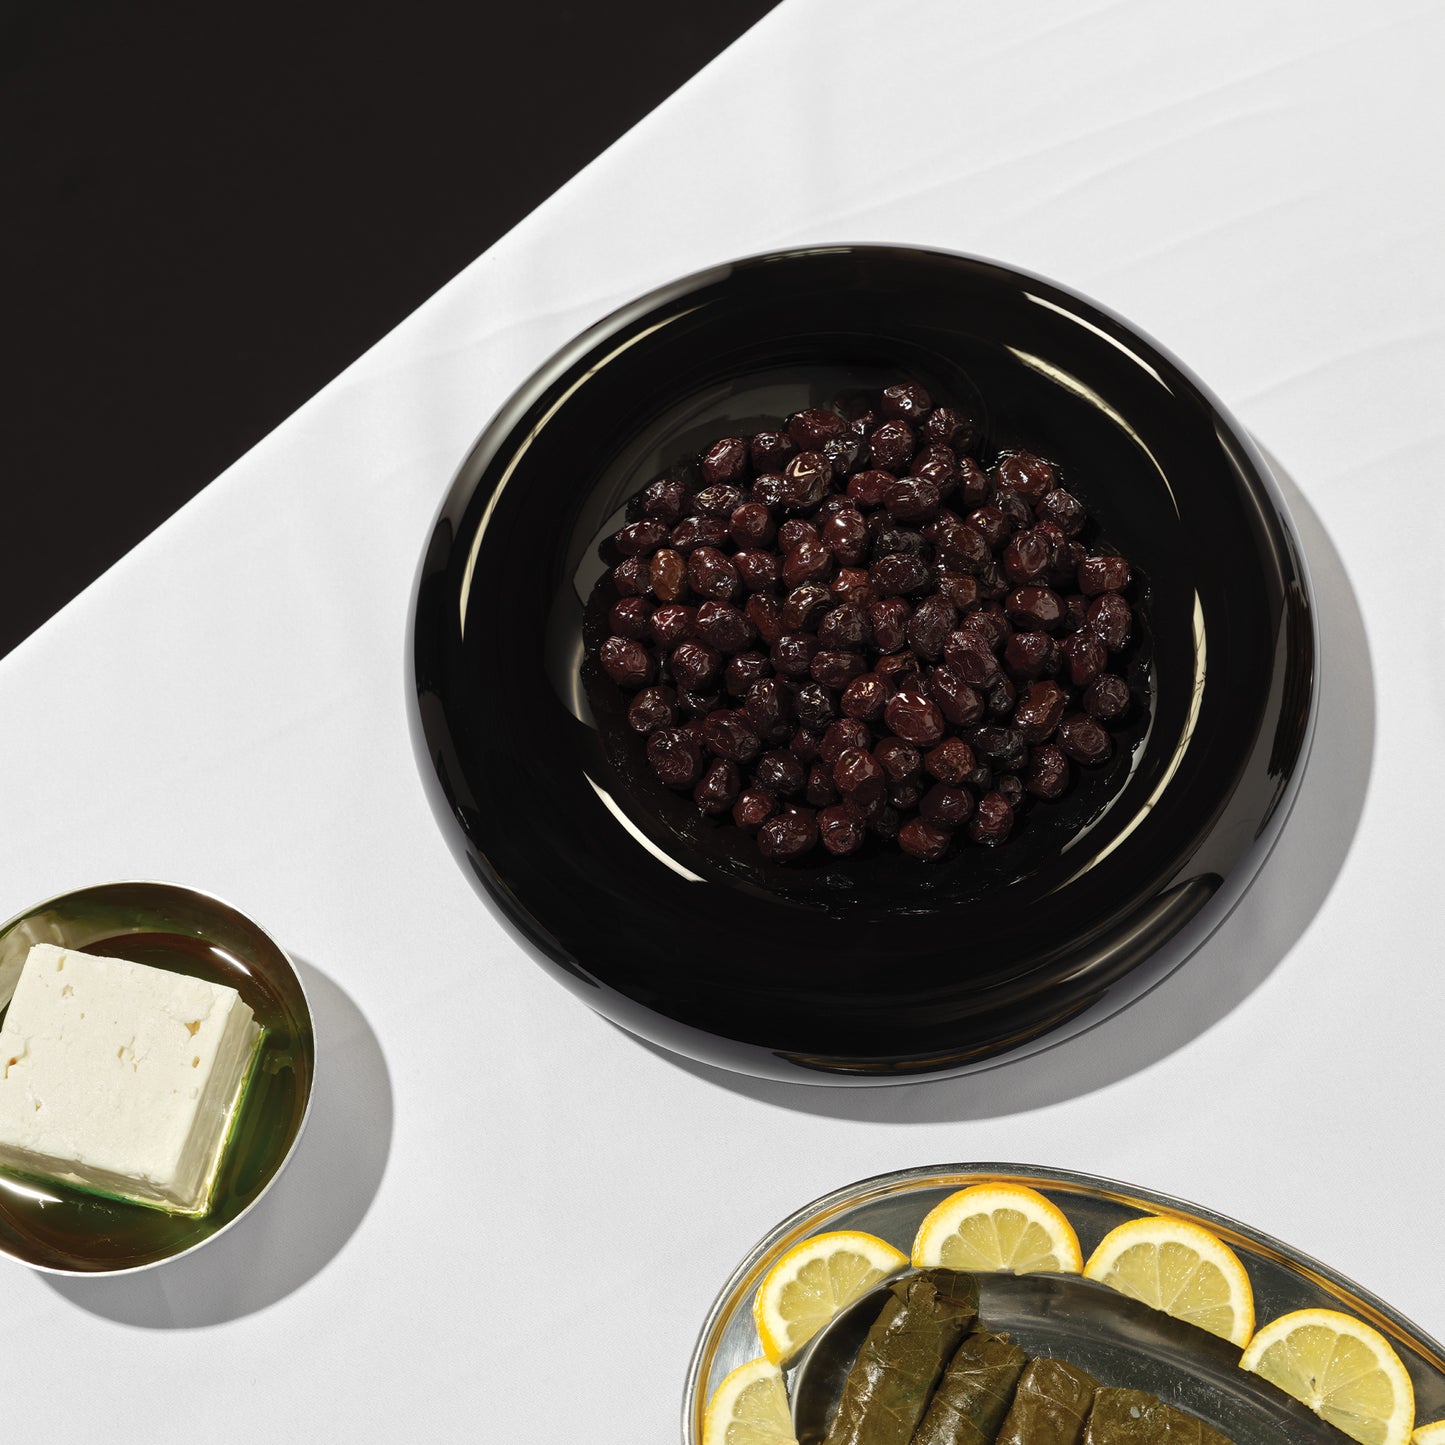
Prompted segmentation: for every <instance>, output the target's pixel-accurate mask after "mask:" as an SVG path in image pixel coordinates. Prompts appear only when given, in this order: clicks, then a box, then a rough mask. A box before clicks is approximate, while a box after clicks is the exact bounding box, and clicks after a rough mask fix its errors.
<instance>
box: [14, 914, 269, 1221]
mask: <svg viewBox="0 0 1445 1445" xmlns="http://www.w3.org/2000/svg"><path fill="white" fill-rule="evenodd" d="M260 1035H261V1029H260V1027H259V1026H258V1025H257V1024H256V1022H255V1019H254V1017H253V1015H252V1012H251V1009H250V1008H249V1006H248V1005H247V1004H245V1003H243V1002H242V1000H241V998H240V995H239V994H237V992H236V990H235V989H233V988H227V987H225V986H224V985H219V984H213V983H207V982H206V981H205V980H203V979H197V978H189V977H187V976H186V975H184V974H179V973H170V972H168V971H167V970H166V969H161V968H151V967H149V966H147V965H146V964H141V963H130V962H128V961H127V960H125V959H121V958H103V957H100V956H99V955H96V954H90V953H81V952H78V951H77V950H75V949H67V948H57V947H56V946H55V945H54V944H51V943H37V944H35V945H34V946H33V947H32V948H31V949H30V952H29V954H28V955H27V956H26V959H25V967H24V969H23V970H22V971H21V975H20V981H19V983H18V984H17V986H16V989H15V996H14V998H13V999H12V1000H11V1003H10V1009H9V1012H8V1013H7V1014H6V1015H5V1019H4V1024H3V1026H0V1169H4V1170H13V1171H14V1172H17V1173H21V1174H28V1175H31V1176H38V1177H40V1178H45V1179H54V1180H60V1181H62V1182H64V1183H67V1184H74V1185H77V1186H79V1187H80V1188H82V1189H89V1190H93V1191H96V1192H98V1193H102V1194H112V1195H117V1196H119V1197H121V1198H123V1199H131V1200H134V1201H135V1202H136V1203H138V1204H148V1205H152V1206H154V1207H156V1208H160V1209H165V1210H168V1211H171V1212H173V1213H179V1214H204V1213H205V1212H206V1210H207V1208H208V1207H209V1204H210V1195H211V1190H212V1187H213V1186H214V1184H215V1179H216V1174H217V1172H218V1170H219V1168H220V1162H221V1155H222V1153H223V1152H224V1149H225V1145H226V1138H227V1134H228V1132H229V1130H230V1124H231V1116H232V1114H233V1112H234V1111H235V1108H236V1104H237V1102H238V1100H239V1097H240V1093H241V1089H242V1085H243V1084H244V1082H245V1078H246V1074H247V1072H248V1070H249V1068H250V1065H251V1060H252V1058H253V1057H254V1055H255V1052H256V1044H257V1041H258V1040H259V1038H260Z"/></svg>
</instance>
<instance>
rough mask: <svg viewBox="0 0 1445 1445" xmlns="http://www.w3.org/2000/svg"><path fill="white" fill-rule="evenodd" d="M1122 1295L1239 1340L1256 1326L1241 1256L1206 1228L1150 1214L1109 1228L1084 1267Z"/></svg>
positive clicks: (1088, 1276) (1087, 1275) (1090, 1276)
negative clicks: (1240, 1259) (1115, 1227)
mask: <svg viewBox="0 0 1445 1445" xmlns="http://www.w3.org/2000/svg"><path fill="white" fill-rule="evenodd" d="M1084 1278H1085V1279H1096V1280H1098V1281H1099V1283H1100V1284H1106V1285H1108V1286H1109V1287H1110V1289H1116V1290H1118V1291H1119V1292H1120V1294H1126V1295H1129V1296H1131V1297H1132V1298H1134V1299H1137V1300H1142V1301H1143V1302H1144V1303H1145V1304H1146V1305H1152V1306H1153V1307H1154V1308H1155V1309H1156V1310H1163V1311H1164V1313H1165V1314H1166V1315H1172V1316H1173V1317H1174V1318H1175V1319H1176V1320H1184V1321H1185V1322H1186V1323H1188V1324H1191V1325H1198V1326H1199V1328H1200V1329H1202V1330H1208V1331H1209V1333H1210V1334H1212V1335H1219V1336H1220V1337H1221V1338H1222V1339H1226V1340H1229V1341H1230V1342H1231V1343H1232V1344H1236V1345H1243V1344H1244V1343H1245V1341H1246V1340H1248V1339H1249V1336H1250V1332H1251V1331H1252V1330H1253V1329H1254V1291H1253V1289H1251V1288H1250V1283H1249V1275H1248V1274H1246V1273H1245V1269H1244V1266H1243V1265H1242V1264H1241V1263H1240V1262H1239V1257H1238V1256H1237V1255H1236V1254H1235V1253H1234V1251H1233V1250H1232V1249H1230V1248H1229V1246H1228V1245H1227V1244H1225V1243H1224V1241H1223V1240H1222V1239H1218V1238H1216V1237H1215V1236H1214V1235H1212V1234H1211V1233H1210V1232H1209V1231H1208V1230H1207V1229H1202V1228H1200V1226H1199V1225H1197V1224H1189V1223H1187V1222H1186V1221H1185V1220H1182V1219H1166V1218H1163V1217H1162V1216H1159V1215H1148V1216H1146V1217H1145V1218H1143V1219H1131V1220H1129V1222H1128V1223H1127V1224H1121V1225H1119V1227H1118V1228H1117V1229H1111V1230H1110V1231H1109V1233H1108V1234H1106V1235H1105V1236H1104V1238H1103V1239H1102V1240H1101V1241H1100V1243H1099V1247H1098V1249H1096V1250H1095V1251H1094V1252H1093V1254H1091V1255H1090V1256H1089V1262H1088V1263H1087V1264H1086V1265H1085V1266H1084Z"/></svg>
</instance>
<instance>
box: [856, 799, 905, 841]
mask: <svg viewBox="0 0 1445 1445" xmlns="http://www.w3.org/2000/svg"><path fill="white" fill-rule="evenodd" d="M902 823H903V818H902V815H901V814H900V813H899V811H898V809H897V808H895V807H893V806H892V805H891V804H889V803H885V804H884V805H883V806H882V807H881V808H879V809H878V811H877V812H876V813H874V814H873V815H872V817H870V818H869V819H868V820H867V823H866V824H865V826H866V827H867V829H868V831H869V832H870V833H872V834H874V835H876V836H877V837H879V838H883V839H887V840H892V839H894V838H896V837H897V836H898V830H899V828H900V827H901V826H902Z"/></svg>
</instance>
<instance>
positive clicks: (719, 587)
mask: <svg viewBox="0 0 1445 1445" xmlns="http://www.w3.org/2000/svg"><path fill="white" fill-rule="evenodd" d="M687 580H688V581H689V582H690V583H691V584H692V590H693V591H694V592H696V593H697V594H698V595H699V596H700V597H711V598H714V599H715V600H717V601H719V602H730V601H732V599H733V598H734V597H736V596H737V594H738V591H739V590H740V586H741V584H740V583H739V581H738V570H737V568H736V567H734V566H733V563H732V558H731V557H729V556H727V555H726V553H723V552H719V551H718V549H717V548H716V547H706V546H704V547H696V548H694V549H693V551H692V553H691V555H690V556H689V557H688V559H687Z"/></svg>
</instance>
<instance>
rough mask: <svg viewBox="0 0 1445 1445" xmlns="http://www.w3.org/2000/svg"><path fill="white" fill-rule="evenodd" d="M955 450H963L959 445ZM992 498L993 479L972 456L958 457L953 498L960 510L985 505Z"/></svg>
mask: <svg viewBox="0 0 1445 1445" xmlns="http://www.w3.org/2000/svg"><path fill="white" fill-rule="evenodd" d="M955 450H956V451H961V450H963V449H962V448H961V447H958V448H955ZM992 499H993V481H992V479H991V478H990V477H989V474H988V473H987V472H986V471H984V469H983V468H982V467H981V466H979V464H978V463H977V462H976V461H974V459H973V458H972V457H965V456H960V457H959V459H958V495H957V496H956V497H955V498H954V501H955V503H956V505H957V506H958V508H959V510H960V511H964V512H966V511H969V510H970V509H973V508H977V507H985V506H987V505H988V503H989V502H990V501H991V500H992Z"/></svg>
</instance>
